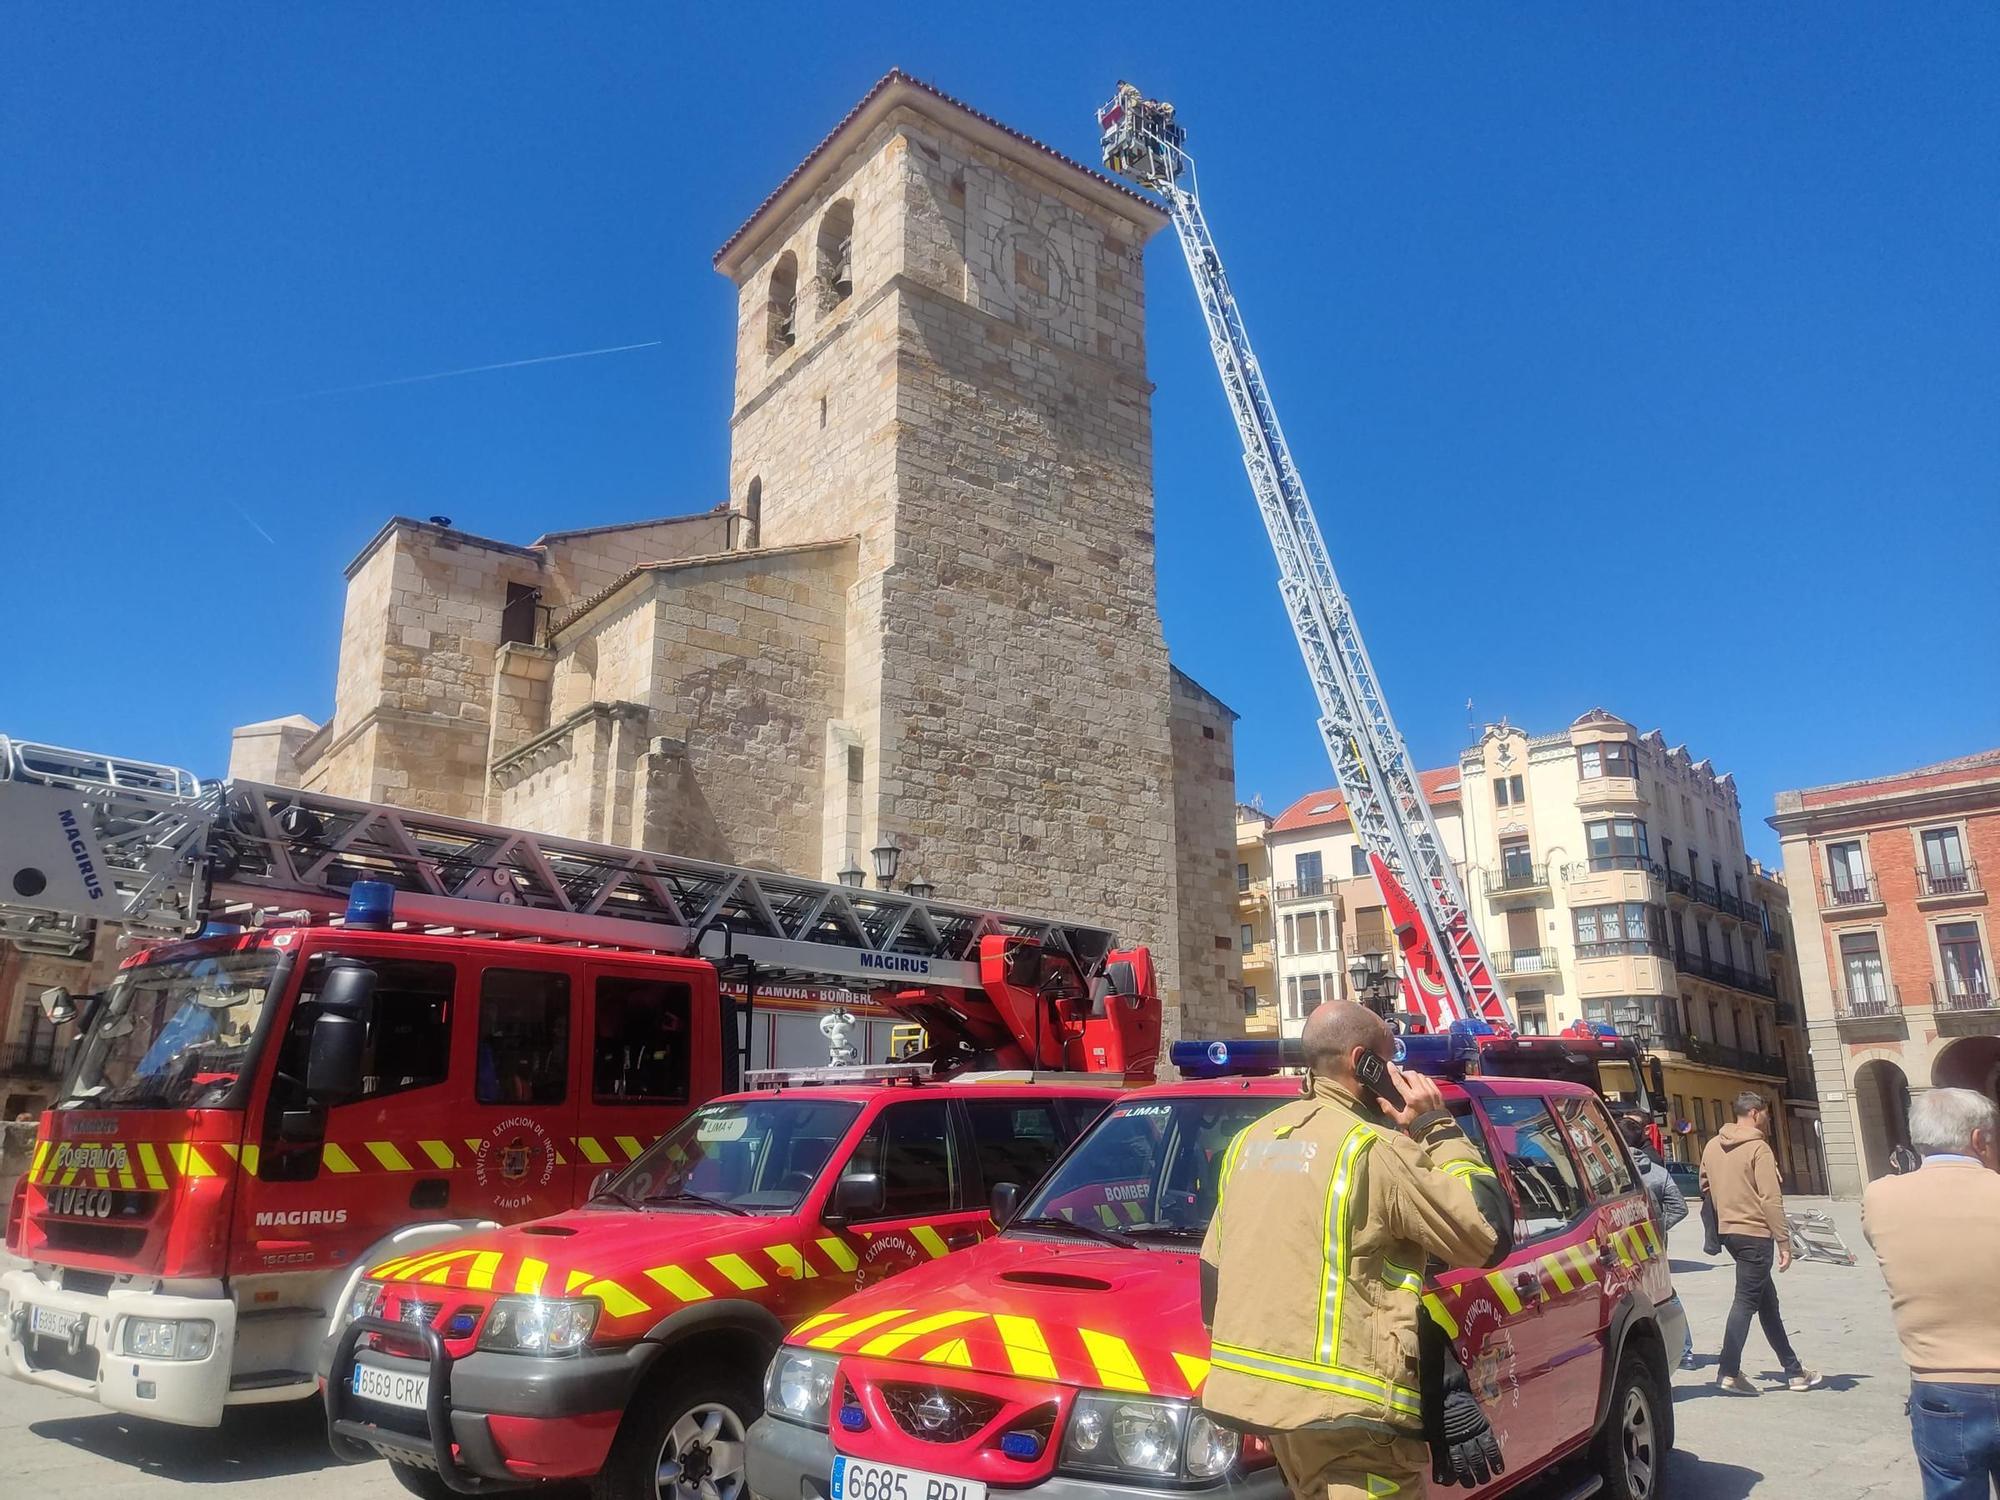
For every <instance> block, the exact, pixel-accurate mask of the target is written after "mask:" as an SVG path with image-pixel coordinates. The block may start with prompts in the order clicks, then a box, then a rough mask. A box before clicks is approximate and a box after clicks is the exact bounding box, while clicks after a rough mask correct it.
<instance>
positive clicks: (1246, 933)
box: [1236, 922, 1256, 953]
mask: <svg viewBox="0 0 2000 1500" xmlns="http://www.w3.org/2000/svg"><path fill="white" fill-rule="evenodd" d="M1236 941H1237V945H1238V947H1239V948H1241V950H1242V951H1243V952H1245V953H1248V952H1249V951H1250V949H1251V948H1252V947H1253V946H1254V945H1255V943H1256V938H1255V936H1254V935H1253V934H1252V933H1251V930H1250V924H1249V923H1248V922H1245V923H1243V924H1242V925H1241V926H1239V927H1238V928H1237V929H1236Z"/></svg>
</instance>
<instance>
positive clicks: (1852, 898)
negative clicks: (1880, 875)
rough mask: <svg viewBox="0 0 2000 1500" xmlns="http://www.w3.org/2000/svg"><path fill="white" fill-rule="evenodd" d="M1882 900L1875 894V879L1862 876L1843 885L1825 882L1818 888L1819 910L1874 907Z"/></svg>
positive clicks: (1871, 876) (1869, 876) (1870, 876)
mask: <svg viewBox="0 0 2000 1500" xmlns="http://www.w3.org/2000/svg"><path fill="white" fill-rule="evenodd" d="M1881 900H1882V898H1881V897H1880V896H1879V895H1877V894H1876V892H1875V877H1874V876H1873V875H1864V876H1862V877H1861V878H1860V879H1859V880H1849V881H1846V882H1844V883H1838V882H1835V881H1831V880H1829V881H1827V882H1826V883H1825V884H1824V885H1822V886H1821V887H1820V903H1819V904H1820V909H1821V910H1822V911H1839V910H1840V909H1841V908H1843V907H1849V906H1876V905H1879V904H1880V903H1881Z"/></svg>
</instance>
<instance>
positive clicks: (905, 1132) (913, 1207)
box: [842, 1099, 958, 1219]
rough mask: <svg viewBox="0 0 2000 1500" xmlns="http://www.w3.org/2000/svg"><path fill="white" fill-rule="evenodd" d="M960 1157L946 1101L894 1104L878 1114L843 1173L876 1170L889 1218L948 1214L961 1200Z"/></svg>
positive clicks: (883, 1207)
mask: <svg viewBox="0 0 2000 1500" xmlns="http://www.w3.org/2000/svg"><path fill="white" fill-rule="evenodd" d="M957 1167H958V1163H957V1158H956V1156H955V1155H954V1154H953V1151H952V1146H951V1117H950V1115H949V1113H948V1112H947V1109H946V1105H945V1102H944V1100H942V1099H925V1100H922V1101H918V1102H913V1103H909V1104H892V1105H890V1106H889V1107H888V1108H887V1109H885V1110H883V1111H882V1112H881V1113H880V1114H879V1115H877V1116H876V1117H875V1121H874V1123H873V1124H872V1125H870V1126H869V1127H868V1131H867V1133H866V1134H865V1135H863V1136H862V1137H861V1142H860V1144H859V1145H857V1146H856V1147H855V1148H854V1154H853V1155H852V1156H850V1157H849V1158H848V1159H847V1165H846V1167H845V1168H843V1169H842V1175H847V1174H850V1173H854V1172H874V1173H876V1174H877V1175H878V1176H879V1177H880V1178H881V1180H882V1212H881V1214H880V1215H879V1217H881V1218H885V1219H909V1218H916V1217H918V1216H919V1215H922V1214H948V1213H951V1212H952V1211H953V1209H954V1206H955V1204H956V1201H957V1199H956V1191H955V1190H956V1186H957V1176H958V1172H957Z"/></svg>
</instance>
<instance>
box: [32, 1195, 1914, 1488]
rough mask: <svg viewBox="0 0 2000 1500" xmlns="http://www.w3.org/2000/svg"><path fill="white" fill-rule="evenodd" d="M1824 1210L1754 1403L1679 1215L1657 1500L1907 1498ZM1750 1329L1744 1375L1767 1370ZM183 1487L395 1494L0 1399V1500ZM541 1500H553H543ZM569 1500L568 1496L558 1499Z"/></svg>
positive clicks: (252, 1450) (321, 1439)
mask: <svg viewBox="0 0 2000 1500" xmlns="http://www.w3.org/2000/svg"><path fill="white" fill-rule="evenodd" d="M1792 1206H1793V1207H1795V1208H1798V1207H1808V1206H1817V1207H1821V1208H1829V1209H1830V1211H1831V1212H1832V1214H1833V1217H1834V1221H1835V1224H1836V1226H1837V1227H1838V1228H1839V1230H1840V1232H1841V1234H1842V1235H1843V1236H1844V1237H1845V1238H1846V1240H1847V1243H1848V1244H1849V1246H1850V1247H1852V1248H1853V1250H1854V1251H1855V1254H1856V1256H1857V1258H1858V1261H1859V1263H1858V1264H1857V1265H1855V1266H1852V1267H1839V1266H1827V1265H1814V1264H1799V1265H1795V1266H1793V1268H1792V1269H1791V1270H1790V1271H1789V1272H1787V1273H1786V1274H1785V1275H1784V1276H1783V1277H1781V1278H1780V1279H1779V1293H1780V1296H1781V1297H1782V1299H1783V1302H1784V1307H1785V1322H1786V1326H1787V1327H1788V1328H1789V1329H1791V1330H1792V1339H1793V1342H1794V1343H1795V1344H1796V1345H1797V1346H1798V1349H1799V1352H1800V1353H1801V1355H1803V1356H1804V1358H1805V1359H1806V1361H1807V1362H1808V1363H1809V1364H1813V1365H1815V1366H1817V1367H1818V1368H1819V1369H1820V1370H1821V1371H1822V1372H1823V1373H1824V1374H1825V1376H1826V1385H1825V1386H1824V1387H1823V1388H1822V1389H1820V1390H1817V1391H1814V1392H1811V1393H1810V1394H1807V1395H1792V1394H1791V1393H1789V1392H1785V1391H1782V1390H1780V1391H1775V1392H1773V1393H1771V1394H1768V1395H1765V1396H1762V1397H1759V1398H1757V1399H1755V1400H1747V1399H1737V1398H1731V1397H1725V1396H1719V1395H1717V1394H1715V1391H1714V1388H1713V1384H1712V1382H1713V1380H1714V1378H1715V1368H1714V1360H1715V1350H1716V1345H1717V1344H1718V1343H1719V1342H1720V1341H1721V1337H1722V1320H1723V1316H1724V1314H1725V1313H1726V1311H1727V1310H1728V1306H1729V1295H1730V1286H1731V1276H1730V1270H1729V1262H1728V1260H1727V1258H1726V1257H1725V1258H1723V1259H1721V1260H1717V1261H1710V1260H1707V1259H1705V1258H1704V1257H1703V1256H1702V1255H1701V1253H1700V1229H1699V1226H1698V1225H1697V1223H1696V1222H1695V1220H1694V1219H1692V1218H1690V1219H1688V1220H1687V1221H1686V1222H1684V1223H1683V1224H1681V1226H1680V1227H1679V1228H1678V1229H1677V1230H1676V1231H1675V1232H1674V1235H1673V1236H1672V1242H1671V1244H1670V1246H1669V1250H1670V1253H1671V1254H1672V1256H1673V1269H1674V1280H1675V1283H1676V1285H1678V1287H1679V1288H1680V1292H1681V1296H1682V1298H1683V1300H1684V1301H1685V1302H1686V1304H1687V1307H1688V1311H1689V1315H1690V1317H1691V1319H1692V1322H1693V1325H1694V1331H1695V1347H1696V1352H1697V1354H1698V1355H1699V1356H1700V1357H1702V1359H1703V1365H1702V1368H1700V1369H1698V1370H1694V1371H1685V1370H1684V1371H1677V1372H1676V1373H1675V1376H1674V1395H1675V1410H1676V1413H1677V1417H1678V1422H1679V1428H1680V1431H1679V1447H1678V1451H1677V1453H1676V1455H1675V1460H1674V1468H1673V1473H1672V1486H1671V1489H1670V1492H1669V1494H1670V1496H1671V1497H1672V1500H1742V1497H1744V1496H1748V1495H1750V1494H1751V1493H1752V1492H1753V1491H1754V1492H1755V1493H1756V1494H1757V1495H1759V1496H1769V1497H1771V1500H1862V1497H1889V1496H1895V1497H1910V1496H1914V1495H1916V1494H1917V1492H1918V1482H1917V1469H1916V1460H1915V1458H1914V1457H1913V1456H1912V1454H1911V1452H1910V1436H1909V1425H1908V1420H1907V1418H1906V1417H1905V1416H1904V1414H1903V1397H1904V1395H1905V1393H1906V1391H1907V1390H1908V1379H1907V1376H1906V1375H1905V1372H1904V1368H1903V1364H1902V1361H1901V1360H1900V1359H1899V1358H1898V1357H1897V1353H1896V1341H1895V1335H1894V1333H1893V1331H1892V1329H1891V1326H1890V1322H1889V1303H1888V1298H1887V1297H1886V1296H1885V1295H1884V1293H1883V1290H1882V1277H1881V1273H1880V1272H1879V1271H1878V1270H1877V1269H1876V1266H1875V1261H1874V1257H1873V1256H1871V1255H1870V1254H1869V1253H1868V1247H1867V1245H1866V1244H1865V1243H1864V1242H1863V1241H1862V1238H1861V1229H1860V1213H1859V1210H1858V1209H1857V1208H1856V1207H1855V1206H1854V1205H1852V1204H1831V1205H1829V1204H1827V1203H1825V1202H1824V1201H1823V1200H1810V1199H1795V1200H1793V1203H1792ZM1769 1355H1770V1351H1769V1350H1768V1349H1767V1348H1766V1347H1765V1346H1764V1343H1763V1339H1762V1336H1761V1335H1760V1334H1759V1333H1758V1332H1757V1331H1756V1330H1755V1329H1754V1328H1753V1329H1752V1331H1751V1334H1750V1343H1749V1347H1748V1349H1747V1350H1746V1353H1745V1358H1744V1370H1745V1372H1746V1373H1748V1374H1750V1375H1751V1376H1752V1377H1753V1378H1754V1377H1755V1376H1756V1375H1758V1373H1759V1372H1760V1371H1768V1372H1769V1374H1770V1376H1771V1378H1772V1379H1774V1380H1775V1378H1776V1373H1777V1371H1776V1366H1775V1363H1774V1362H1773V1361H1771V1359H1770V1357H1769ZM191 1485H200V1486H206V1487H211V1488H213V1490H214V1491H215V1493H216V1495H217V1496H218V1497H219V1500H313V1497H319V1496H335V1495H337V1496H341V1497H343V1500H349V1497H352V1500H374V1497H389V1496H400V1495H402V1494H403V1491H402V1489H401V1488H400V1487H399V1486H398V1485H397V1484H396V1482H395V1481H394V1480H393V1479H392V1478H390V1476H389V1473H388V1469H387V1467H386V1466H385V1465H382V1464H368V1465H364V1466H361V1467H357V1468H350V1467H347V1466H346V1465H343V1464H339V1463H336V1462H335V1461H334V1460H333V1458H332V1456H331V1455H330V1454H329V1453H328V1451H327V1447H326V1438H325V1435H324V1431H323V1429H322V1427H321V1425H320V1412H319V1406H318V1403H317V1402H309V1403H302V1404H296V1405H289V1406H267V1407H249V1408H243V1409H239V1410H237V1411H235V1412H233V1413H232V1414H231V1416H230V1418H229V1421H228V1422H227V1423H226V1424H225V1425H224V1426H223V1427H222V1428H221V1429H220V1430H219V1431H193V1430H189V1429H186V1428H177V1427H165V1426H157V1425H154V1424H150V1423H144V1422H138V1421H134V1420H131V1419H128V1418H125V1417H120V1416H111V1415H107V1414H105V1413H103V1412H100V1411H98V1410H96V1409H95V1408H94V1407H91V1406H89V1405H87V1404H86V1403H84V1402H82V1401H77V1400H73V1399H71V1398H69V1397H66V1396H56V1395H51V1394H48V1393H46V1392H42V1391H38V1390H34V1389H32V1388H30V1387H27V1386H21V1385H15V1384H12V1383H8V1384H6V1385H4V1386H0V1494H5V1495H10V1496H11V1495H21V1496H35V1497H38V1500H141V1497H146V1500H158V1497H164V1496H168V1495H171V1494H173V1493H175V1492H178V1491H182V1490H184V1489H185V1488H186V1487H188V1486H191ZM551 1500H555V1497H551ZM564 1500H570V1497H564Z"/></svg>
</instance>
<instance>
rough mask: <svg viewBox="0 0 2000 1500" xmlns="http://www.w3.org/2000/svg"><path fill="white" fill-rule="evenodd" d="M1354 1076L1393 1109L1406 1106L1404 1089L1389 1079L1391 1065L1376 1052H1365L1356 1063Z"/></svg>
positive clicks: (1362, 1085)
mask: <svg viewBox="0 0 2000 1500" xmlns="http://www.w3.org/2000/svg"><path fill="white" fill-rule="evenodd" d="M1354 1076H1355V1078H1356V1079H1357V1080H1358V1081H1359V1082H1360V1084H1361V1087H1362V1088H1364V1089H1366V1090H1367V1091H1368V1092H1369V1093H1371V1094H1373V1095H1374V1096H1375V1097H1376V1098H1377V1099H1379V1100H1380V1101H1381V1102H1382V1103H1384V1104H1386V1105H1388V1106H1389V1108H1391V1109H1402V1108H1403V1107H1404V1101H1403V1095H1402V1091H1401V1090H1400V1089H1398V1088H1397V1087H1396V1085H1395V1084H1394V1083H1392V1082H1391V1081H1390V1079H1389V1065H1388V1064H1387V1063H1385V1062H1383V1061H1382V1059H1381V1056H1380V1055H1379V1054H1377V1053H1374V1052H1364V1053H1362V1054H1361V1057H1360V1059H1359V1061H1357V1062H1356V1063H1355V1065H1354Z"/></svg>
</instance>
